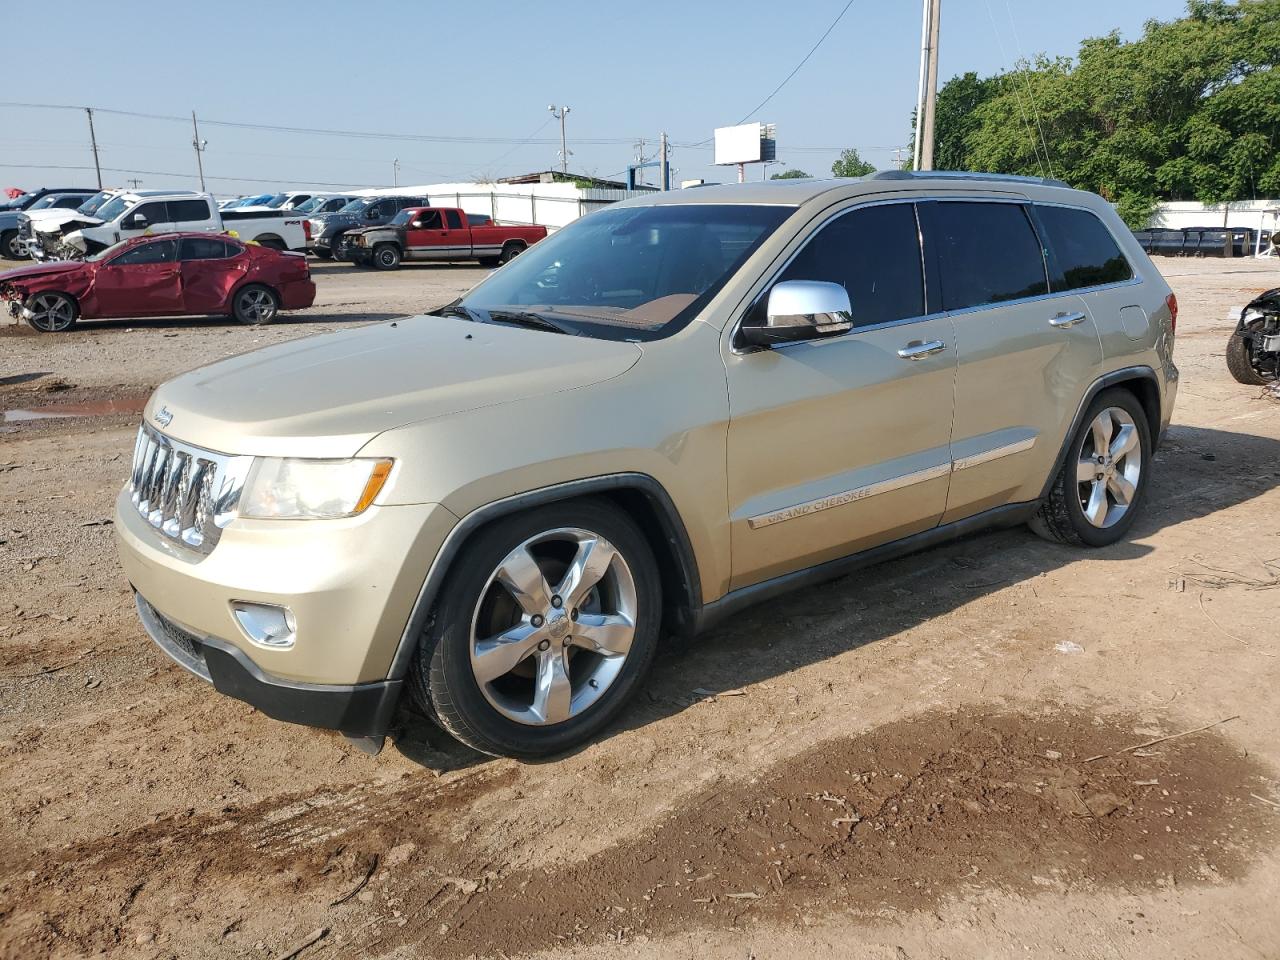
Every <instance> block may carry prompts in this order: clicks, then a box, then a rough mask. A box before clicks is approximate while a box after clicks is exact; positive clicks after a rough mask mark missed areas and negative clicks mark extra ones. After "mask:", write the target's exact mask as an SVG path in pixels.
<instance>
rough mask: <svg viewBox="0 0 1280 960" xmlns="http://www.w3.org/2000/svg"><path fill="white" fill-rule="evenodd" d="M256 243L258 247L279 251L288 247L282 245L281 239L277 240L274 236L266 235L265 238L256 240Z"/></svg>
mask: <svg viewBox="0 0 1280 960" xmlns="http://www.w3.org/2000/svg"><path fill="white" fill-rule="evenodd" d="M257 243H258V246H260V247H266V248H267V249H268V250H279V251H280V252H281V253H283V252H284V251H285V250H287V249H289V248H288V247H286V246H285V245H284V241H283V240H277V239H276V238H275V237H267V238H266V239H265V240H259V241H257Z"/></svg>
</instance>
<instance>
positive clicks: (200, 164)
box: [191, 110, 209, 193]
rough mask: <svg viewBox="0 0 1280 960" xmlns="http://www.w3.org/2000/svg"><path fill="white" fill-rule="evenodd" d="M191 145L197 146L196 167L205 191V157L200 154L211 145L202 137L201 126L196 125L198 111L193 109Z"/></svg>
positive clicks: (201, 189)
mask: <svg viewBox="0 0 1280 960" xmlns="http://www.w3.org/2000/svg"><path fill="white" fill-rule="evenodd" d="M191 133H192V138H191V146H193V147H195V148H196V169H197V170H199V171H200V192H201V193H203V192H204V158H203V157H201V156H200V155H201V154H202V153H204V148H205V147H207V146H208V145H209V141H208V140H201V139H200V128H199V127H198V126H196V112H195V111H194V110H192V111H191Z"/></svg>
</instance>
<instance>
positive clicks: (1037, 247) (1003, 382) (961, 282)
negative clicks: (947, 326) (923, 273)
mask: <svg viewBox="0 0 1280 960" xmlns="http://www.w3.org/2000/svg"><path fill="white" fill-rule="evenodd" d="M920 210H921V221H922V225H923V229H924V242H925V248H926V249H928V250H930V252H931V268H932V273H931V276H933V277H936V278H937V286H938V288H939V292H940V294H941V297H942V306H943V309H944V310H945V311H946V312H947V314H948V316H950V317H951V319H952V322H953V324H954V328H955V337H956V349H957V353H958V359H959V366H958V369H957V372H956V388H955V429H954V431H953V435H952V441H951V450H952V459H953V461H954V466H953V470H954V473H953V476H952V478H951V488H950V493H949V495H948V498H947V509H946V513H945V515H944V516H943V518H942V519H943V522H944V523H950V522H951V521H953V520H959V519H962V518H964V517H967V516H972V515H974V514H977V513H981V512H983V511H984V510H988V509H991V508H994V507H998V506H1001V505H1003V504H1006V503H1018V502H1027V501H1031V500H1035V499H1036V498H1038V497H1039V496H1040V490H1041V487H1042V486H1043V484H1044V482H1045V480H1046V479H1047V478H1048V476H1049V473H1050V471H1051V470H1052V468H1053V465H1054V463H1055V462H1056V460H1057V456H1058V452H1059V449H1060V447H1061V444H1062V440H1063V436H1064V434H1065V432H1066V431H1067V429H1068V428H1069V425H1070V423H1071V420H1072V418H1073V417H1074V416H1075V412H1076V408H1077V407H1078V405H1079V403H1080V398H1081V395H1082V393H1083V390H1084V388H1085V386H1086V385H1087V384H1088V383H1090V382H1092V380H1093V379H1094V377H1095V376H1096V375H1097V371H1098V369H1099V366H1100V364H1101V361H1102V348H1101V345H1100V343H1099V340H1098V331H1097V329H1096V328H1095V326H1094V323H1093V320H1092V318H1091V317H1090V315H1089V311H1088V309H1087V307H1086V306H1085V304H1084V302H1083V300H1082V299H1081V298H1080V297H1079V296H1078V295H1076V294H1074V293H1070V292H1065V293H1051V292H1050V289H1049V278H1048V269H1047V265H1046V261H1045V252H1044V246H1043V243H1042V241H1041V238H1040V236H1039V234H1038V232H1037V230H1036V228H1035V225H1034V221H1033V217H1032V213H1031V210H1030V204H1029V203H1028V202H1027V201H1026V200H1025V199H1012V198H1011V199H1007V200H1002V199H994V198H974V199H960V198H957V199H948V200H937V201H930V202H927V203H922V204H921V205H920Z"/></svg>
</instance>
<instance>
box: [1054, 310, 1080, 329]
mask: <svg viewBox="0 0 1280 960" xmlns="http://www.w3.org/2000/svg"><path fill="white" fill-rule="evenodd" d="M1084 321H1085V315H1084V314H1083V313H1060V314H1058V315H1057V316H1056V317H1050V318H1049V326H1051V327H1074V326H1075V325H1076V324H1077V323H1084Z"/></svg>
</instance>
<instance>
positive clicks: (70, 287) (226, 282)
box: [0, 233, 316, 333]
mask: <svg viewBox="0 0 1280 960" xmlns="http://www.w3.org/2000/svg"><path fill="white" fill-rule="evenodd" d="M315 297H316V285H315V283H314V282H313V281H312V280H311V270H310V268H309V267H308V266H307V260H306V258H305V257H304V256H302V255H301V254H296V253H287V252H282V251H277V250H272V249H269V248H267V247H260V246H258V245H256V244H246V243H241V242H240V241H239V240H236V239H235V238H234V237H228V236H221V235H216V236H215V235H211V234H208V233H167V234H160V235H156V236H149V237H135V238H133V239H130V240H123V241H121V242H120V243H117V244H115V245H114V246H111V247H108V248H107V249H106V250H103V251H102V252H101V253H97V254H94V255H93V256H91V257H89V258H87V259H85V260H80V261H59V262H54V263H41V264H37V265H33V266H29V267H19V268H18V269H16V270H9V271H7V272H5V273H0V299H3V300H8V301H9V312H10V313H11V314H12V315H13V316H21V317H22V318H24V319H25V320H26V321H27V323H29V324H30V325H31V326H32V327H34V328H35V329H36V330H38V331H40V332H41V333H61V332H62V331H64V330H70V329H71V328H72V327H74V326H75V324H76V321H77V320H96V319H100V318H108V317H174V316H206V315H207V316H232V317H235V318H236V319H237V320H239V321H240V322H241V323H248V324H261V323H270V322H271V321H272V320H274V319H275V318H276V316H277V314H279V312H280V311H281V310H301V309H304V308H306V307H309V306H311V304H312V303H313V302H314V301H315Z"/></svg>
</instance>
